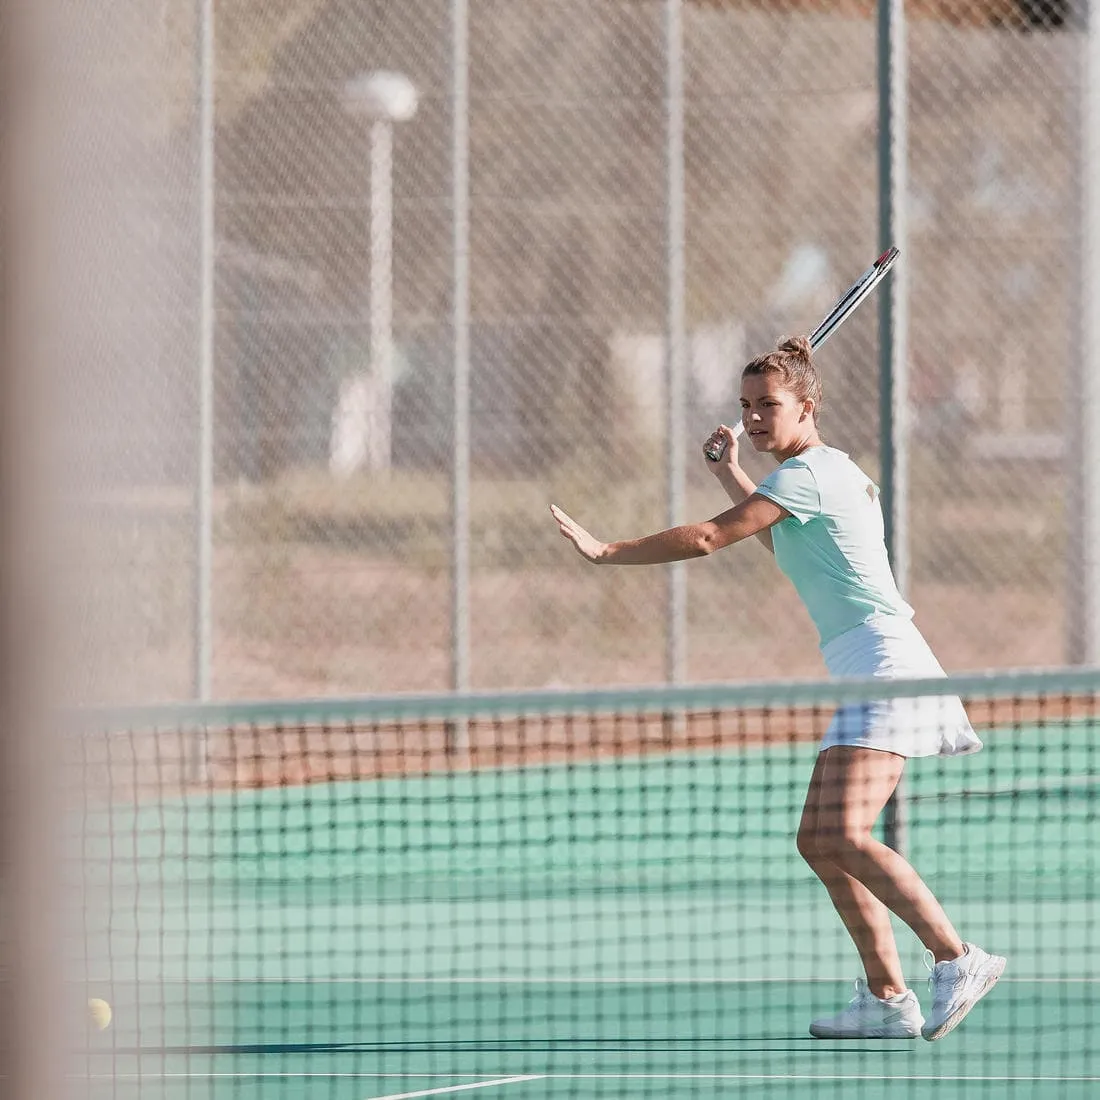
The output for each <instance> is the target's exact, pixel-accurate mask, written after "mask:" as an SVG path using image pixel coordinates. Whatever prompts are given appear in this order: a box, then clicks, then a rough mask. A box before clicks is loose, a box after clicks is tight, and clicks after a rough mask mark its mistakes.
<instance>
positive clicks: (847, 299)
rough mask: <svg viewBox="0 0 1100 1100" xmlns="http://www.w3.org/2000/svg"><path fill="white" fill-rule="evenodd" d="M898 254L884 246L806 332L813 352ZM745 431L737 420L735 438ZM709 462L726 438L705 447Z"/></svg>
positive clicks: (718, 457)
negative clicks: (877, 255)
mask: <svg viewBox="0 0 1100 1100" xmlns="http://www.w3.org/2000/svg"><path fill="white" fill-rule="evenodd" d="M899 255H901V253H900V252H899V251H898V250H897V249H896V248H888V249H887V250H886V251H885V252H884V253H883V254H882V255H881V256H879V258H878V259H877V260H875V262H874V263H873V264H871V266H870V267H869V268H867V270H866V271H865V272H864V273H863V274H862V275H860V277H859V278H858V279H856V281H855V282H854V283H852V285H851V286H850V287H849V288H848V289H847V290H846V291H845V292H844V293H843V294H842V295H841V297H840V300H839V301H838V302H837V304H836V305H835V306H833V308H832V309H831V310H830V311H829V314H828V316H827V317H826V318H825V320H824V321H822V322H821V324H820V325H818V326H817V328H815V329H814V330H813V332H811V333H810V349H811V350H812V351H817V349H818V348H819V347H821V345H822V344H824V343H825V341H826V340H828V339H829V337H830V336H832V334H833V333H834V332H836V330H837V329H838V328H840V326H841V325H842V324H844V322H845V321H846V320H848V318H849V317H850V316H851V315H852V314H853V313H854V312H855V311H856V309H858V308H859V306H860V304H861V303H862V302H863V299H864V298H866V297H867V295H868V294H870V293H871V291H872V290H874V289H875V287H876V286H878V284H879V283H881V282H882V280H883V279H884V278H886V275H887V273H888V272H889V270H890V268H891V267H893V266H894V261H895V260H896V259H897V258H898V256H899ZM744 431H745V425H744V424H742V423H741V421H740V420H739V421H738V422H737V423H736V424H735V425H734V427H733V435H734V438H735V439H739V438H740V437H741V436H742V435H743V434H744ZM705 453H706V456H707V458H709V459H710V460H711V462H721V460H722V456H723V455H724V454H725V453H726V441H725V440H724V439H720V440H719V441H718V443H717V444H715V445H713V446H710V447H708V448H707V449H706V452H705Z"/></svg>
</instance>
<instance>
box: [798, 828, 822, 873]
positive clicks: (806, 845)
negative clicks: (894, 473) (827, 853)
mask: <svg viewBox="0 0 1100 1100" xmlns="http://www.w3.org/2000/svg"><path fill="white" fill-rule="evenodd" d="M795 847H796V848H798V854H799V855H800V856H801V857H802V858H803V859H804V860H805V861H806V862H807V863H808V864H809V865H810V866H811V867H813V866H815V865H817V864H819V863H821V862H823V860H824V857H823V856H822V855H821V853H820V849H819V847H818V833H817V830H816V829H811V828H807V827H806V826H803V827H802V828H801V829H799V830H798V836H796V837H795Z"/></svg>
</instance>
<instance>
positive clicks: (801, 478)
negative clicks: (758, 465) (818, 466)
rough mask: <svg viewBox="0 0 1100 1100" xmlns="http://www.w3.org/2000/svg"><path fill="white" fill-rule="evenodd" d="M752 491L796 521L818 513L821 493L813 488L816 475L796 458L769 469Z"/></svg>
mask: <svg viewBox="0 0 1100 1100" xmlns="http://www.w3.org/2000/svg"><path fill="white" fill-rule="evenodd" d="M756 491H757V492H758V493H759V494H760V495H761V496H762V497H767V498H768V500H774V501H775V503H776V504H778V505H779V506H780V507H781V508H786V509H787V511H788V512H790V513H791V515H792V516H794V518H795V519H796V520H798V522H799V523H808V522H809V521H810V520H811V519H813V518H814V517H815V516H819V515H821V492H820V490H819V489H818V487H817V478H815V477H814V474H813V471H812V470H811V469H810V468H809V466H807V465H806V463H805V462H799V461H798V460H797V459H794V460H790V461H787V462H784V463H783V465H782V466H780V467H779V468H778V469H776V470H773V471H772V472H771V474H769V475H768V476H767V477H766V478H764V480H763V481H762V482H760V484H759V485H757V487H756Z"/></svg>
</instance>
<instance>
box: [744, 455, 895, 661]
mask: <svg viewBox="0 0 1100 1100" xmlns="http://www.w3.org/2000/svg"><path fill="white" fill-rule="evenodd" d="M756 491H757V493H759V494H760V495H761V496H762V497H767V498H768V499H769V500H774V501H775V503H776V504H778V505H780V506H781V507H783V508H786V510H787V511H788V512H790V513H791V514H790V517H789V518H788V519H784V520H780V522H779V523H777V524H776V525H775V526H774V527H773V528H772V529H771V533H772V546H773V547H774V549H775V560H776V562H777V564H778V565H779V568H780V569H782V570H783V572H784V573H785V574H786V575H787V576H788V577H789V578H790V580H791V582H792V583H793V584H794V587H795V590H796V591H797V592H798V595H799V596H800V597H801V599H802V602H803V603H804V604H805V605H806V610H807V611H809V613H810V618H812V619H813V621H814V625H815V626H816V627H817V631H818V634H819V635H820V636H821V644H822V645H825V643H826V642H829V641H831V640H832V639H833V638H835V637H837V635H839V634H843V633H844V632H845V631H846V630H851V629H852V628H853V627H856V626H859V624H860V623H863V622H866V621H867V619H869V618H871V616H873V615H899V616H901V617H903V618H906V619H911V618H912V617H913V609H912V608H911V607H910V606H909V605H908V604H907V603H906V602H905V601H904V600H903V599H902V598H901V593H900V592H899V591H898V586H897V584H896V583H895V581H894V575H893V573H892V572H891V569H890V561H889V558H888V557H887V554H886V541H885V535H884V529H883V520H882V505H881V504H880V503H879V490H878V486H877V485H875V483H874V482H873V481H872V480H871V479H870V478H869V477H868V476H867V475H866V474H865V473H864V472H863V471H862V470H861V469H860V468H859V467H858V466H857V465H856V464H855V463H854V462H853V461H852V460H851V459H850V458H849V457H848V456H847V455H846V454H844V453H843V452H842V451H838V450H836V449H835V448H833V447H811V448H809V449H808V450H806V451H803V452H802V454H800V455H798V456H797V457H796V458H789V459H787V461H786V462H784V463H782V464H781V465H780V466H778V467H777V468H776V469H775V470H773V471H772V473H771V474H770V475H769V476H768V477H766V478H765V479H764V480H763V481H762V482H761V483H760V484H759V485H758V486H757V487H756Z"/></svg>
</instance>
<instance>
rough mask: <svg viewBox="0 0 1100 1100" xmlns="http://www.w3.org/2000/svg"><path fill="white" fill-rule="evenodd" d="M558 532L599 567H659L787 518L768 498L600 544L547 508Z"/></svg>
mask: <svg viewBox="0 0 1100 1100" xmlns="http://www.w3.org/2000/svg"><path fill="white" fill-rule="evenodd" d="M550 511H551V513H552V514H553V516H554V519H556V520H557V521H558V530H560V531H561V533H562V535H564V536H565V538H567V539H568V540H569V541H570V542H571V543H572V544H573V546H574V547H575V548H576V550H577V553H578V554H580V555H581V557H583V558H586V559H587V560H588V561H591V562H595V563H596V564H598V565H660V564H662V563H663V562H670V561H686V560H687V559H688V558H702V557H705V556H706V555H707V554H713V553H714V551H715V550H721V549H722V548H723V547H724V546H730V545H731V544H732V543H735V542H741V541H742V540H743V539H747V538H751V537H752V536H753V535H755V534H757V533H759V532H760V531H765V530H767V529H768V528H769V527H772V526H773V525H774V524H776V523H778V522H779V521H780V520H781V519H786V518H787V516H788V515H789V514H790V513H789V512H787V510H786V509H785V508H781V507H780V506H779V505H778V504H776V503H775V502H774V501H771V500H768V499H767V497H760V496H750V497H749V498H748V500H745V501H743V502H742V503H741V504H738V505H737V507H736V508H731V509H730V510H729V511H728V512H723V513H722V514H721V515H720V516H715V517H714V519H709V520H706V521H705V522H703V523H687V524H684V525H682V526H680V527H670V528H668V530H666V531H658V532H657V533H656V534H654V535H646V536H645V537H644V538H640V539H626V540H624V541H622V542H601V541H600V540H599V539H597V538H596V537H595V536H594V535H592V534H590V533H589V532H588V531H586V530H585V529H584V528H583V527H582V526H581V525H580V524H579V523H577V521H576V520H575V519H573V518H572V517H570V516H568V515H566V513H565V512H563V511H562V510H561V509H560V508H558V507H557V506H556V505H554V504H551V505H550Z"/></svg>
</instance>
